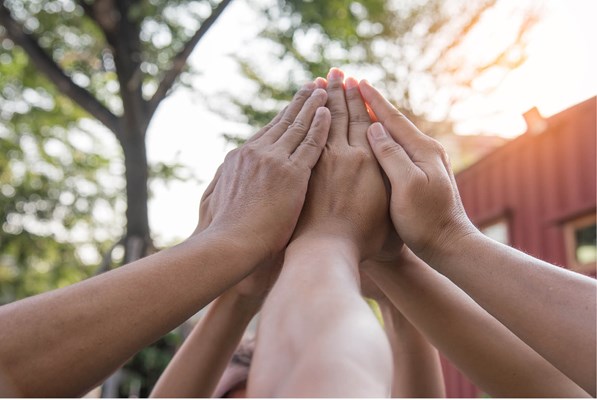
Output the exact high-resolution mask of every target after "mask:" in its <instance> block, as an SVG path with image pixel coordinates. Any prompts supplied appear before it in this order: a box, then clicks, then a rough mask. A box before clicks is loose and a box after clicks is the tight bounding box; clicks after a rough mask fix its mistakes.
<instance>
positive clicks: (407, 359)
mask: <svg viewBox="0 0 597 400" xmlns="http://www.w3.org/2000/svg"><path fill="white" fill-rule="evenodd" d="M380 308H381V311H382V315H383V320H384V326H385V330H386V333H387V335H388V339H389V340H390V345H391V347H392V354H393V359H394V380H393V382H392V397H398V398H423V397H435V398H441V397H446V390H445V384H444V377H443V373H442V368H441V363H440V358H439V353H438V352H437V350H436V349H435V348H434V347H433V346H432V345H431V344H430V343H429V342H428V341H427V339H426V338H425V337H424V336H423V335H422V334H421V333H420V332H419V331H418V330H417V329H416V328H415V327H414V326H413V325H412V324H411V323H410V322H409V321H408V320H407V319H406V318H404V316H403V315H402V314H401V313H400V312H399V311H398V310H397V309H396V307H395V306H394V305H392V304H380Z"/></svg>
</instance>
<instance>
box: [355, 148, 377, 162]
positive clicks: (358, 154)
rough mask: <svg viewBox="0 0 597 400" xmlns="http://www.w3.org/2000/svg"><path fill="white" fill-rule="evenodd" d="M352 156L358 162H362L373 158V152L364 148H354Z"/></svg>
mask: <svg viewBox="0 0 597 400" xmlns="http://www.w3.org/2000/svg"><path fill="white" fill-rule="evenodd" d="M352 157H353V158H354V160H355V162H357V163H359V164H364V163H366V162H369V161H371V160H372V159H373V158H374V157H373V154H372V153H371V152H370V151H368V150H367V149H364V148H354V150H353V154H352Z"/></svg>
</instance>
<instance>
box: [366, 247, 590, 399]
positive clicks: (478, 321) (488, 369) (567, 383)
mask: <svg viewBox="0 0 597 400" xmlns="http://www.w3.org/2000/svg"><path fill="white" fill-rule="evenodd" d="M403 254H404V256H403V258H402V260H400V262H399V263H398V264H394V265H385V266H384V265H383V264H375V265H373V266H371V267H370V268H369V269H368V270H367V271H368V273H369V275H370V276H371V277H372V279H373V280H374V281H375V282H376V284H377V285H379V287H380V288H381V289H382V291H383V292H384V293H385V294H386V295H387V296H388V298H389V299H390V300H391V301H392V302H393V303H394V304H395V305H396V307H397V308H398V309H399V310H400V311H401V312H402V313H403V314H404V316H405V317H406V318H408V319H409V321H410V322H411V323H412V324H413V325H415V326H416V327H417V329H418V330H419V331H420V332H422V333H423V334H424V335H425V336H426V337H427V338H428V339H429V341H431V343H432V344H433V345H434V346H435V347H437V348H438V349H439V350H440V351H441V352H442V353H443V354H444V355H445V356H446V357H448V358H449V359H450V361H452V362H453V363H454V365H456V366H457V367H458V369H460V370H461V371H462V372H463V373H464V374H466V375H467V376H468V377H469V379H471V380H472V381H473V382H474V383H475V384H476V385H477V386H478V387H480V388H481V389H483V390H484V391H485V392H487V393H489V394H490V395H492V396H496V397H588V395H587V393H585V392H584V391H583V390H582V389H581V388H580V387H578V386H577V385H576V384H575V383H574V382H572V381H571V380H570V379H569V378H568V377H566V376H565V375H564V374H562V373H561V372H560V371H558V370H557V369H556V368H555V367H554V366H552V365H551V364H550V363H549V362H547V361H546V360H545V359H544V358H542V357H541V356H539V355H538V354H537V353H536V352H535V351H533V350H532V349H531V348H530V347H528V346H527V345H526V344H525V343H524V342H522V341H521V340H520V339H519V338H517V337H516V336H515V335H514V334H513V333H512V332H510V331H509V330H508V329H507V328H506V327H504V326H503V325H502V324H501V323H500V322H499V321H497V320H496V319H495V318H493V317H492V316H491V315H489V314H488V313H487V312H485V311H484V310H483V309H482V308H481V307H480V306H479V305H477V304H476V303H475V302H474V301H472V300H471V299H470V298H469V297H468V296H467V295H466V294H465V293H464V292H462V291H461V290H460V289H458V288H457V287H456V286H455V285H454V284H452V283H451V282H450V281H449V280H448V279H446V278H445V277H443V276H442V275H440V274H439V273H437V272H436V271H434V270H433V269H432V268H430V267H429V266H427V265H426V264H425V263H424V262H422V261H421V260H419V259H418V258H417V257H416V256H415V255H414V254H412V253H411V252H410V251H409V250H408V249H406V248H404V249H403Z"/></svg>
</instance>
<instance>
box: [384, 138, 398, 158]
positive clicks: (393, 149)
mask: <svg viewBox="0 0 597 400" xmlns="http://www.w3.org/2000/svg"><path fill="white" fill-rule="evenodd" d="M401 151H402V148H401V147H399V146H397V145H396V144H395V143H392V142H385V143H382V144H381V146H380V148H379V154H380V155H381V156H382V157H384V158H385V157H393V156H395V155H396V154H398V153H400V152H401Z"/></svg>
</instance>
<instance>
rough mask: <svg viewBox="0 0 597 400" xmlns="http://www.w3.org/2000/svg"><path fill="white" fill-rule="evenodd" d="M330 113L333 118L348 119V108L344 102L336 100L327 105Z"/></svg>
mask: <svg viewBox="0 0 597 400" xmlns="http://www.w3.org/2000/svg"><path fill="white" fill-rule="evenodd" d="M328 108H329V110H330V113H331V114H332V117H333V119H338V118H342V119H348V110H347V109H346V106H345V105H344V104H338V103H336V102H334V103H331V104H330V105H329V106H328Z"/></svg>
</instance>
